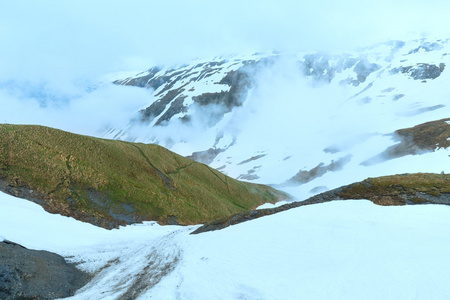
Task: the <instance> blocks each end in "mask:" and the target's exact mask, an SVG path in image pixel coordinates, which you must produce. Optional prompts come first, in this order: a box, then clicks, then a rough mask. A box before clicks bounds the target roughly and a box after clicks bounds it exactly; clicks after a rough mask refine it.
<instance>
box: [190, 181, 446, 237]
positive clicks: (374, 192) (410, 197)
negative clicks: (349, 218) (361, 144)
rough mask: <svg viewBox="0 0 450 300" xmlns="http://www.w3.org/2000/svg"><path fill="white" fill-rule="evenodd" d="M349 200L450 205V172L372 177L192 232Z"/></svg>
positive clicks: (244, 214) (218, 222) (385, 204)
mask: <svg viewBox="0 0 450 300" xmlns="http://www.w3.org/2000/svg"><path fill="white" fill-rule="evenodd" d="M349 199H355V200H358V199H367V200H370V201H372V202H373V203H374V204H377V205H383V206H390V205H415V204H444V205H450V175H449V174H420V173H418V174H401V175H393V176H386V177H378V178H368V179H366V180H364V181H362V182H357V183H353V184H350V185H347V186H343V187H340V188H337V189H334V190H331V191H327V192H324V193H321V194H318V195H315V196H313V197H311V198H309V199H307V200H304V201H299V202H292V203H288V204H284V205H281V206H278V207H275V208H268V209H260V210H251V211H247V212H242V213H239V214H235V215H232V216H228V217H225V218H222V219H219V220H215V221H212V222H209V223H207V224H205V225H203V226H202V227H200V228H198V229H197V230H195V231H194V232H192V234H198V233H202V232H207V231H214V230H219V229H223V228H226V227H228V226H231V225H235V224H239V223H242V222H246V221H249V220H253V219H257V218H260V217H264V216H267V215H272V214H275V213H279V212H283V211H286V210H289V209H292V208H296V207H301V206H305V205H312V204H319V203H324V202H330V201H339V200H349Z"/></svg>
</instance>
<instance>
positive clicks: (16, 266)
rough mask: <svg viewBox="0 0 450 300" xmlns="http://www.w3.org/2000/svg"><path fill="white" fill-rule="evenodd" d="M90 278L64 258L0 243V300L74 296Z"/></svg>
mask: <svg viewBox="0 0 450 300" xmlns="http://www.w3.org/2000/svg"><path fill="white" fill-rule="evenodd" d="M89 279H90V275H89V274H87V273H84V272H82V271H81V270H79V269H77V268H76V267H75V266H74V265H72V264H68V263H66V261H65V260H64V258H63V257H61V256H59V255H57V254H54V253H51V252H48V251H36V250H29V249H26V248H24V247H22V246H20V245H18V244H14V243H4V242H0V299H2V300H12V299H55V298H65V297H69V296H73V295H74V293H75V291H76V290H77V289H79V288H81V287H82V286H84V285H85V284H86V283H87V282H88V281H89Z"/></svg>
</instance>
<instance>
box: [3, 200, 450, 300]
mask: <svg viewBox="0 0 450 300" xmlns="http://www.w3.org/2000/svg"><path fill="white" fill-rule="evenodd" d="M449 226H450V208H449V207H448V206H441V205H426V206H423V205H422V206H404V207H382V206H376V205H374V204H372V203H370V202H368V201H364V200H355V201H336V202H329V203H323V204H317V205H311V206H305V207H300V208H296V209H291V210H289V211H285V212H282V213H279V214H276V215H272V216H268V217H264V218H261V219H257V220H254V221H251V222H246V223H242V224H239V225H236V226H232V227H229V228H226V229H224V230H220V231H214V232H209V233H203V234H199V235H190V234H189V233H190V232H192V230H194V229H195V228H196V226H189V227H180V226H159V225H157V224H156V223H153V222H145V223H144V224H140V225H132V226H127V227H121V228H120V229H113V230H110V231H108V230H105V229H102V228H99V227H95V226H93V225H90V224H87V223H82V222H79V221H76V220H74V219H72V218H67V217H62V216H60V215H53V214H48V213H47V212H45V211H44V210H43V209H42V208H41V207H40V206H38V205H37V204H34V203H32V202H29V201H26V200H22V199H18V198H14V197H12V196H9V195H6V194H3V193H1V194H0V229H1V231H0V233H1V235H2V237H0V241H1V240H3V238H5V239H9V240H12V241H14V242H17V243H20V244H22V245H24V246H25V247H29V248H33V249H44V250H48V251H52V252H56V253H58V254H60V255H63V256H65V257H66V258H67V259H68V260H69V261H72V262H75V263H77V264H78V266H79V267H80V268H81V269H84V270H87V271H90V272H93V273H94V274H95V275H94V277H93V279H92V280H91V281H90V282H89V283H88V284H87V285H86V286H85V287H83V288H82V289H80V290H79V291H78V292H77V294H76V295H75V296H73V297H71V298H70V299H80V300H81V299H90V300H92V299H168V300H169V299H311V300H312V299H447V298H449V297H450V286H449V285H448V282H447V278H448V276H447V274H448V270H449V268H450V261H449V260H448V253H449V251H450V244H449V243H448V230H447V228H448V227H449Z"/></svg>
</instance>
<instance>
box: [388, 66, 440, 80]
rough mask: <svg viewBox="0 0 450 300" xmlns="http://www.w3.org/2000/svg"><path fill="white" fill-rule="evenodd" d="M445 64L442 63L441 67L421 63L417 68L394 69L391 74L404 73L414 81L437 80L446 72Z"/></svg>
mask: <svg viewBox="0 0 450 300" xmlns="http://www.w3.org/2000/svg"><path fill="white" fill-rule="evenodd" d="M444 69H445V64H444V63H440V64H439V66H437V65H433V64H425V63H419V64H416V66H407V67H403V66H402V67H398V68H395V69H392V70H391V71H390V72H391V74H397V73H403V74H408V75H409V76H410V77H411V78H413V79H414V80H425V79H435V78H437V77H439V76H440V75H441V73H442V72H444Z"/></svg>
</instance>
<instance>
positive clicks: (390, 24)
mask: <svg viewBox="0 0 450 300" xmlns="http://www.w3.org/2000/svg"><path fill="white" fill-rule="evenodd" d="M449 5H450V4H448V2H447V1H443V0H437V1H433V2H423V1H417V0H410V1H406V0H399V1H388V0H380V1H360V0H359V1H356V0H343V1H334V0H318V1H297V0H295V1H294V0H284V1H275V0H269V1H255V0H250V1H238V0H229V1H226V2H223V1H222V2H219V1H209V0H192V1H183V0H168V1H147V0H131V1H109V0H108V1H107V0H96V1H88V0H67V1H56V0H42V1H28V0H17V1H3V2H2V3H1V4H0V42H1V45H2V46H1V47H0V70H1V71H0V89H1V90H0V93H1V94H2V96H3V97H2V98H1V99H0V103H1V104H3V106H4V107H5V104H8V109H7V110H8V111H9V112H10V113H9V114H6V113H5V112H3V113H2V115H3V117H6V119H7V120H10V119H13V120H14V119H16V120H22V122H27V120H28V122H33V123H36V122H38V121H39V122H41V121H42V122H44V123H46V124H48V123H51V122H50V121H49V120H48V119H49V118H50V119H51V118H55V119H57V118H59V117H58V115H64V114H65V113H61V112H59V111H56V108H57V107H59V109H61V110H64V109H68V107H71V106H75V107H72V108H73V109H81V107H84V108H85V109H86V111H87V112H85V113H83V114H85V115H86V116H88V115H90V114H91V112H92V111H96V110H97V112H98V113H99V114H101V113H102V112H104V111H105V110H106V109H109V108H110V107H111V106H112V105H113V104H114V103H116V104H117V105H118V107H119V108H118V110H120V108H122V105H125V106H126V105H128V104H130V102H129V101H132V102H136V106H139V105H137V104H140V103H142V102H145V101H144V99H143V97H144V94H145V92H144V91H142V92H135V91H133V92H131V96H129V95H127V93H125V92H124V93H122V90H121V91H120V92H118V94H109V92H111V93H112V91H113V90H114V91H115V88H112V87H109V88H106V89H105V90H103V88H102V89H101V90H99V91H96V92H95V93H91V94H88V93H87V92H86V91H85V85H86V84H85V82H98V81H99V79H100V78H104V75H105V74H108V73H114V72H119V71H136V72H140V71H143V70H145V69H147V68H149V67H151V66H154V65H171V64H179V63H184V62H187V61H189V60H191V59H193V58H197V57H202V58H205V57H206V58H207V57H212V56H216V55H223V54H231V53H243V52H244V53H248V52H255V51H259V50H262V51H265V50H272V49H280V50H284V51H297V50H308V51H309V50H314V49H318V50H322V51H333V50H338V51H341V50H342V49H351V48H353V47H357V46H364V45H369V44H372V43H376V42H379V41H384V40H386V39H410V38H417V37H420V36H421V35H436V36H439V37H442V38H446V37H448V36H450V33H449V32H450V26H448V25H449V24H448V23H449V21H447V20H448V18H447V16H446V12H448V11H449V8H450V7H449ZM18 90H22V92H18ZM33 90H34V92H32V91H33ZM102 91H103V92H102ZM107 91H109V92H107ZM21 93H22V94H21ZM134 93H138V94H139V93H144V94H139V95H135V94H134ZM91 97H95V101H94V99H93V98H92V101H88V100H87V99H91ZM101 97H107V98H105V99H100V98H101ZM133 97H136V98H133ZM33 99H34V100H33ZM111 99H113V100H112V101H111V102H108V101H110V100H111ZM130 99H131V100H130ZM150 100H151V98H150V97H148V98H147V101H150ZM97 101H98V102H97ZM122 101H125V104H122ZM43 102H44V103H47V104H48V105H49V106H48V107H47V111H46V112H45V113H43V112H42V111H43V109H42V105H43ZM77 103H78V104H77ZM98 103H101V104H100V106H101V107H103V109H99V108H98V107H97V106H96V105H97V104H98ZM106 103H110V104H109V105H107V104H106ZM50 104H51V105H50ZM81 104H83V105H81ZM91 104H92V105H93V106H92V107H90V106H89V105H91ZM77 105H80V106H79V107H78V106H77ZM133 105H134V104H133ZM133 105H131V104H130V106H129V107H131V106H133ZM13 107H15V108H16V109H13ZM127 107H128V106H127ZM33 111H38V112H39V114H38V115H46V116H47V117H45V118H41V117H34V115H33V113H32V112H33ZM50 111H53V112H54V116H53V115H52V116H51V117H50V115H49V114H50ZM24 112H28V113H24ZM14 113H16V114H17V118H11V115H12V114H14ZM107 115H109V116H113V114H105V115H102V116H101V117H99V120H102V119H103V118H104V117H106V116H107ZM25 116H26V117H27V118H29V119H26V118H25ZM114 118H115V116H114ZM81 119H83V118H81ZM94 119H95V117H94V116H92V117H91V118H90V120H92V122H94ZM71 120H72V119H71ZM111 121H112V120H111ZM9 122H12V121H9ZM74 122H75V121H74ZM53 123H54V124H56V122H53ZM99 123H101V121H99V122H98V123H96V124H97V125H99ZM80 126H81V125H80Z"/></svg>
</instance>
